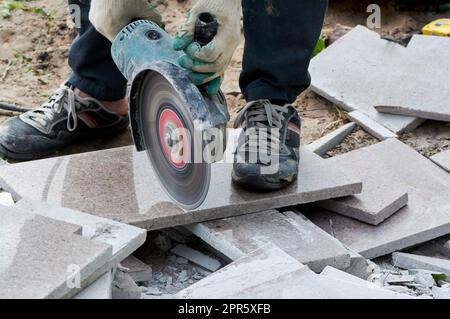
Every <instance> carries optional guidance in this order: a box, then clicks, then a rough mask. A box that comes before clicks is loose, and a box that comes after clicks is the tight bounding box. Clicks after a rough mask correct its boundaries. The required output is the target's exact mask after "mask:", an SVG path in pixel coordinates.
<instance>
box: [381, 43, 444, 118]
mask: <svg viewBox="0 0 450 319" xmlns="http://www.w3.org/2000/svg"><path fill="white" fill-rule="evenodd" d="M449 50H450V39H449V38H448V37H429V36H423V35H415V36H414V37H413V38H412V39H411V42H410V43H409V45H408V49H407V53H408V54H406V55H405V60H404V61H403V63H400V64H399V65H398V66H396V68H395V72H391V73H390V74H389V77H390V78H391V80H390V81H394V82H392V83H401V84H402V87H401V90H396V91H392V90H390V89H387V88H386V94H383V95H382V96H380V98H379V99H378V101H377V103H378V104H376V109H377V110H378V111H379V112H387V113H390V114H400V115H407V116H414V117H419V118H422V119H429V120H436V121H444V122H450V109H449V107H448V106H449V104H450V90H448V83H447V82H448V74H447V72H446V71H447V70H450V62H449V60H448V52H449ZM430 57H432V58H430ZM381 85H383V83H381ZM384 85H385V87H386V86H387V83H386V82H385V84H384Z"/></svg>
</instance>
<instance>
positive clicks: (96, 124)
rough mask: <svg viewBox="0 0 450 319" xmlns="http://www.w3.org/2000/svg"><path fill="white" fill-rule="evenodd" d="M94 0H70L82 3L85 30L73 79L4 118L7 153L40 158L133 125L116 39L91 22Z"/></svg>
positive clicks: (1, 143) (1, 135)
mask: <svg viewBox="0 0 450 319" xmlns="http://www.w3.org/2000/svg"><path fill="white" fill-rule="evenodd" d="M89 2H90V1H89V0H70V1H69V4H70V5H71V6H72V7H71V8H72V9H74V7H73V6H78V7H77V9H75V14H76V13H77V12H79V13H81V21H78V22H81V24H80V25H79V26H77V31H78V32H79V35H78V37H77V39H76V40H75V42H74V43H73V45H72V48H71V50H70V56H69V63H70V66H71V67H72V71H73V74H72V76H71V78H70V79H69V81H68V84H70V85H63V86H61V87H60V88H59V89H57V90H56V91H55V93H54V94H53V95H52V96H51V97H50V99H49V101H48V102H47V103H45V104H43V105H42V106H41V107H40V108H36V109H34V110H33V111H30V112H27V113H24V114H22V115H20V116H17V117H13V118H10V119H9V120H8V121H6V122H4V123H3V124H1V125H0V153H1V154H3V155H5V156H7V157H9V158H12V159H15V160H30V159H35V158H39V157H42V156H44V155H48V154H52V153H54V152H57V151H59V150H61V149H62V148H64V147H65V146H68V145H70V144H72V143H74V142H76V141H78V140H80V139H83V138H94V137H96V136H114V134H116V133H119V132H122V131H123V130H125V129H126V128H127V127H128V124H129V119H128V116H127V109H128V103H127V100H126V98H125V94H126V84H127V83H126V80H125V78H124V77H123V76H122V75H121V74H120V72H119V71H118V69H117V67H116V66H115V65H114V62H113V60H112V58H111V53H110V48H111V43H110V42H109V41H108V40H107V39H106V38H104V37H103V36H101V35H100V34H99V33H97V31H96V30H95V29H94V28H93V27H92V25H91V23H90V22H89V18H88V16H89V4H88V3H89ZM79 9H81V10H79ZM76 20H80V19H76Z"/></svg>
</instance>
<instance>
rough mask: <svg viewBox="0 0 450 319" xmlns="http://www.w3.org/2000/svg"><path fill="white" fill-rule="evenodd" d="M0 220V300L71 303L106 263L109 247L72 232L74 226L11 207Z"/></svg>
mask: <svg viewBox="0 0 450 319" xmlns="http://www.w3.org/2000/svg"><path fill="white" fill-rule="evenodd" d="M0 217H1V220H2V222H1V223H0V246H1V248H0V251H1V254H0V298H8V299H17V298H19V299H45V298H47V299H57V298H70V297H71V296H70V294H71V293H73V292H74V291H75V290H76V289H78V288H82V287H81V286H80V285H81V283H83V281H84V280H86V279H87V278H90V277H92V275H93V274H94V273H95V272H96V271H97V269H100V268H102V267H104V265H105V264H107V263H108V261H109V260H110V259H111V250H112V249H111V246H109V245H106V244H104V243H100V242H97V241H94V240H91V239H88V238H84V237H82V236H81V235H79V234H76V233H74V231H76V232H77V231H78V229H79V226H77V225H75V226H74V225H70V224H67V223H64V222H60V221H56V220H53V219H49V218H47V217H43V216H39V215H36V214H33V213H28V212H24V211H21V210H19V209H16V208H12V207H7V208H5V207H0ZM100 275H101V274H99V275H98V276H100ZM98 276H97V278H98ZM97 278H93V280H95V279H97Z"/></svg>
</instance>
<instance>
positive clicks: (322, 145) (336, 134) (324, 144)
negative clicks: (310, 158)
mask: <svg viewBox="0 0 450 319" xmlns="http://www.w3.org/2000/svg"><path fill="white" fill-rule="evenodd" d="M355 128H356V124H355V123H347V124H345V125H343V126H342V127H340V128H338V129H337V130H335V131H333V132H331V133H329V134H327V135H325V136H323V137H321V138H320V139H318V140H317V141H314V142H312V143H311V144H309V145H306V146H305V148H306V149H307V150H309V151H311V152H314V153H316V154H317V155H319V156H323V155H325V154H326V153H327V152H328V151H331V150H332V149H333V148H335V147H336V146H338V145H339V144H340V143H342V141H344V140H345V139H346V138H347V136H349V135H350V134H351V133H352V132H353V131H354V129H355Z"/></svg>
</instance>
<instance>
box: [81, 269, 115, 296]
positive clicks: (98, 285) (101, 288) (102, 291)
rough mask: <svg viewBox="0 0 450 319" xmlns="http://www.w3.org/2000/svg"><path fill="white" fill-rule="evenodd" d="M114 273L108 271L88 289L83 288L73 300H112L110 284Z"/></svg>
mask: <svg viewBox="0 0 450 319" xmlns="http://www.w3.org/2000/svg"><path fill="white" fill-rule="evenodd" d="M113 273H114V271H108V272H107V273H106V274H104V275H103V276H101V277H100V278H99V279H97V280H96V281H95V282H94V283H92V284H91V285H90V286H89V287H87V288H85V289H84V290H83V291H81V292H80V293H79V294H78V295H76V296H75V297H73V299H81V300H108V299H111V298H112V282H113V278H114V275H113Z"/></svg>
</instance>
